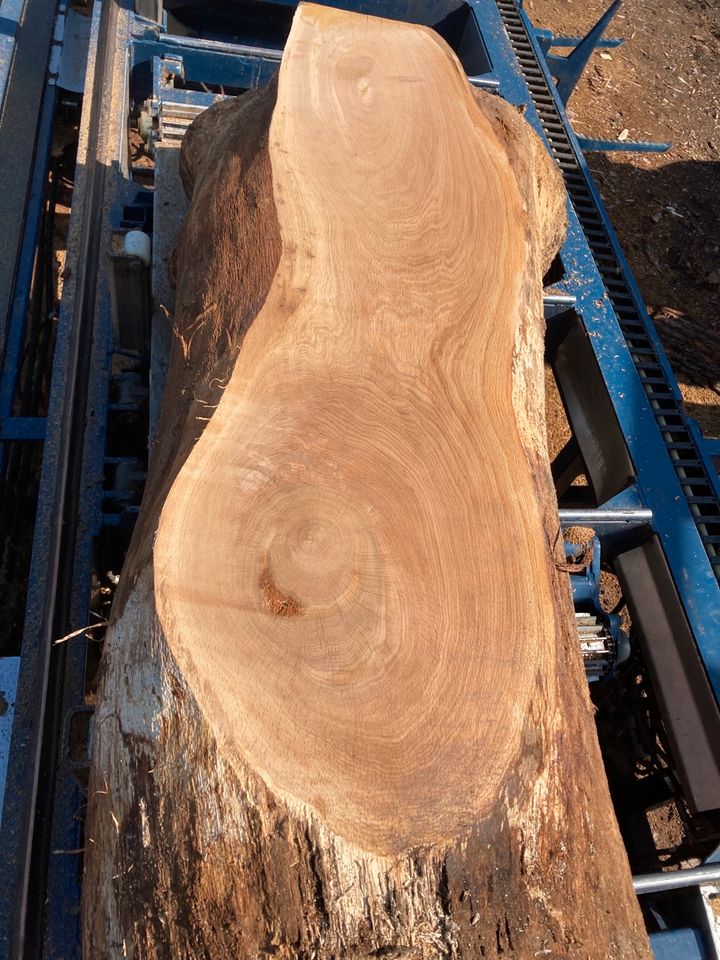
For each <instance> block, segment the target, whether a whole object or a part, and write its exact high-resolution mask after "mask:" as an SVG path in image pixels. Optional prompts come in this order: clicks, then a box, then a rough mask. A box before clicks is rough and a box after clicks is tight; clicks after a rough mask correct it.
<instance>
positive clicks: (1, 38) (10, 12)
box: [0, 0, 25, 114]
mask: <svg viewBox="0 0 720 960" xmlns="http://www.w3.org/2000/svg"><path fill="white" fill-rule="evenodd" d="M24 6H25V0H2V3H0V114H2V108H3V104H4V102H5V91H6V90H7V84H8V78H9V76H10V67H11V66H12V59H13V54H14V52H15V34H16V33H17V28H18V25H19V23H20V18H21V16H22V11H23V7H24Z"/></svg>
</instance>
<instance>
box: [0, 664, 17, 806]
mask: <svg viewBox="0 0 720 960" xmlns="http://www.w3.org/2000/svg"><path fill="white" fill-rule="evenodd" d="M19 670H20V657H0V823H2V809H3V800H4V798H5V777H6V775H7V767H8V758H9V755H10V734H11V733H12V725H13V717H14V716H15V693H16V691H17V678H18V672H19Z"/></svg>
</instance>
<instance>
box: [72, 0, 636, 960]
mask: <svg viewBox="0 0 720 960" xmlns="http://www.w3.org/2000/svg"><path fill="white" fill-rule="evenodd" d="M181 168H182V174H183V179H184V183H185V186H186V189H187V192H188V195H189V196H190V197H191V204H190V209H189V212H188V215H187V218H186V221H185V223H184V226H183V228H182V231H181V235H180V237H179V240H178V244H177V247H176V251H175V265H174V269H175V276H176V287H177V301H176V310H175V314H174V317H173V319H172V322H173V332H174V343H173V349H172V356H171V361H170V368H169V374H168V380H167V386H166V393H165V399H164V404H163V409H162V412H161V417H160V426H159V428H158V434H157V440H156V443H155V448H154V450H153V454H152V460H151V472H150V476H149V480H148V486H147V489H146V493H145V497H144V500H143V505H142V509H141V513H140V518H139V520H138V525H137V528H136V531H135V535H134V539H133V543H132V546H131V549H130V554H129V556H128V559H127V563H126V566H125V568H124V571H123V576H122V581H121V585H120V589H119V593H118V595H117V597H116V600H115V605H114V608H113V617H112V624H111V627H110V629H109V632H108V637H107V641H106V647H105V652H104V666H103V676H102V683H101V689H100V694H99V702H98V706H97V713H96V720H95V733H94V750H93V766H92V776H91V785H90V792H89V804H88V817H87V827H86V829H87V840H86V866H85V877H84V916H83V922H84V938H85V954H86V956H87V957H88V958H104V957H109V958H115V957H118V958H120V957H129V958H143V960H145V958H153V960H154V958H173V960H178V958H200V957H203V958H204V957H207V958H212V960H224V958H228V960H230V958H232V960H245V958H247V960H250V958H253V960H255V958H265V957H267V958H270V957H274V958H280V960H286V958H287V960H290V958H296V957H297V958H302V960H311V958H315V960H331V958H337V960H340V958H369V957H403V958H415V960H426V958H446V957H447V958H480V957H484V958H491V957H503V958H508V957H517V958H536V957H541V958H543V957H546V958H563V960H564V958H593V960H594V958H598V960H599V958H603V960H606V958H649V956H650V953H649V947H648V943H647V938H646V935H645V932H644V927H643V923H642V919H641V915H640V911H639V909H638V905H637V902H636V899H635V896H634V894H633V890H632V885H631V878H630V872H629V868H628V864H627V860H626V856H625V852H624V849H623V845H622V842H621V839H620V836H619V832H618V828H617V824H616V822H615V818H614V814H613V810H612V806H611V802H610V798H609V794H608V788H607V783H606V780H605V776H604V773H603V767H602V760H601V757H600V752H599V748H598V744H597V740H596V735H595V729H594V723H593V717H592V711H591V706H590V701H589V697H588V692H587V684H586V682H585V678H584V674H583V668H582V664H581V659H580V654H579V650H578V641H577V635H576V633H575V628H574V616H573V609H572V603H571V598H570V591H569V586H568V579H567V574H566V573H565V572H563V571H562V570H561V569H560V567H561V565H562V560H563V557H562V550H561V538H560V537H559V525H558V516H557V506H556V502H555V497H554V493H553V487H552V482H551V475H550V470H549V465H548V457H547V452H546V441H545V432H544V410H543V332H544V327H543V316H542V277H543V273H544V271H545V270H546V269H547V267H548V265H549V263H550V261H551V259H552V258H553V256H554V254H555V253H556V251H557V249H558V247H559V245H560V242H561V240H562V236H563V232H564V225H565V212H564V203H565V200H564V191H563V189H562V186H561V182H560V180H559V176H558V174H557V172H556V171H555V169H554V167H553V165H552V163H551V162H550V160H549V159H548V156H547V154H546V152H545V150H544V148H543V146H542V144H541V143H540V141H539V140H538V139H537V138H536V137H535V135H534V134H533V133H532V131H531V129H530V127H529V125H528V124H527V123H526V122H525V120H524V119H523V118H522V117H521V116H520V115H519V113H518V112H517V111H516V110H515V109H514V108H512V107H510V106H508V105H507V104H505V103H504V102H503V101H501V100H500V99H499V98H497V97H493V96H490V95H486V94H483V93H479V92H473V91H472V90H471V88H470V87H469V85H468V83H467V81H466V79H465V76H464V74H463V72H462V69H461V67H460V64H459V63H458V61H457V59H456V58H455V56H454V54H453V53H452V52H451V51H450V49H449V48H448V47H447V46H446V45H445V43H444V42H443V41H442V40H441V39H440V38H439V37H438V36H437V35H436V34H435V33H433V32H432V31H431V30H429V29H426V28H423V27H418V26H411V25H408V24H404V23H397V22H392V21H386V20H381V19H377V18H372V17H366V16H360V15H356V14H350V13H346V12H341V11H338V10H332V9H330V8H325V7H319V6H314V5H310V4H305V5H301V6H300V7H299V8H298V11H297V13H296V15H295V19H294V22H293V26H292V31H291V34H290V37H289V40H288V43H287V47H286V50H285V54H284V57H283V61H282V66H281V68H280V71H279V75H278V77H277V79H276V81H274V82H273V83H271V84H270V85H269V86H268V87H267V88H266V89H264V90H261V91H259V92H254V93H247V94H244V95H242V96H241V97H239V98H238V99H236V100H228V101H225V102H222V103H220V104H218V105H217V106H215V107H213V108H211V109H210V110H208V111H207V112H206V113H204V114H203V115H201V116H200V117H199V118H198V119H197V120H196V121H195V122H194V124H193V125H192V127H191V128H190V130H189V131H188V134H187V136H186V139H185V142H184V145H183V152H182V159H181ZM510 542H512V547H511V548H510Z"/></svg>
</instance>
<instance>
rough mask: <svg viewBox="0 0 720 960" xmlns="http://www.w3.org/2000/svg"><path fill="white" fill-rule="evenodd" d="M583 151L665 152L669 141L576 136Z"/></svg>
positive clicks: (668, 147) (669, 145)
mask: <svg viewBox="0 0 720 960" xmlns="http://www.w3.org/2000/svg"><path fill="white" fill-rule="evenodd" d="M577 141H578V144H579V145H580V149H581V150H582V151H583V153H666V152H667V151H668V150H669V149H670V147H671V146H672V144H671V143H656V142H655V141H653V140H594V139H593V138H592V137H578V138H577Z"/></svg>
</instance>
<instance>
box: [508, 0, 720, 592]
mask: <svg viewBox="0 0 720 960" xmlns="http://www.w3.org/2000/svg"><path fill="white" fill-rule="evenodd" d="M497 8H498V10H499V12H500V15H501V17H502V20H503V23H504V25H505V29H506V31H507V34H508V37H509V40H510V44H511V46H512V48H513V51H514V53H515V56H516V57H517V61H518V64H519V65H520V69H521V70H522V74H523V77H524V79H525V83H526V84H527V87H528V90H529V92H530V96H531V97H532V100H533V103H534V105H535V109H536V111H537V114H538V117H539V119H540V122H541V124H542V128H543V130H544V132H545V136H546V137H547V140H548V143H549V145H550V149H551V151H552V154H553V156H554V158H555V160H556V162H557V165H558V167H559V169H560V171H561V173H562V175H563V178H564V180H565V185H566V188H567V192H568V196H569V197H570V200H571V202H572V205H573V207H574V209H575V212H576V214H577V217H578V220H579V221H580V224H581V226H582V228H583V231H584V233H585V236H586V237H587V241H588V244H589V247H590V250H591V252H592V255H593V258H594V260H595V263H596V265H597V268H598V271H599V273H600V275H601V277H602V279H603V282H604V284H605V289H606V290H607V294H608V298H609V300H610V302H611V304H612V306H613V309H614V311H615V315H616V316H617V319H618V323H619V325H620V328H621V330H622V332H623V335H624V337H625V341H626V343H627V345H628V348H629V350H630V354H631V356H632V360H633V363H634V365H635V368H636V370H637V373H638V376H639V377H640V380H641V382H642V384H643V388H644V390H645V393H646V395H647V397H648V400H649V402H650V406H651V408H652V410H653V413H654V415H655V419H656V421H657V425H658V429H659V431H660V433H661V435H662V437H663V440H664V442H665V446H666V448H667V452H668V456H669V457H670V460H671V462H672V464H673V468H674V470H675V473H676V475H677V478H678V481H679V482H680V485H681V487H682V490H683V493H684V494H685V498H686V500H687V503H688V506H689V508H690V512H691V514H692V516H693V519H694V520H695V523H696V525H697V528H698V532H699V534H700V537H701V539H702V542H703V544H704V546H705V549H706V551H707V554H708V557H709V559H710V563H711V564H712V568H713V572H714V573H715V576H716V577H717V579H718V580H720V553H718V550H717V547H716V544H717V542H718V535H719V534H720V503H718V498H717V495H716V493H715V489H714V486H713V483H712V480H711V478H710V476H709V474H708V472H707V469H706V466H705V464H704V462H703V459H702V457H701V455H700V451H699V450H698V447H697V442H696V440H695V437H694V436H693V434H692V432H691V430H690V428H689V426H688V423H687V420H686V419H685V416H684V414H683V411H682V408H681V403H680V400H679V398H678V396H677V394H676V393H675V391H674V390H673V387H672V385H671V384H670V382H669V381H668V378H667V376H666V374H665V371H664V369H663V366H662V363H661V362H660V358H659V356H658V352H657V348H656V346H655V344H654V343H653V340H652V338H651V337H650V335H649V334H648V323H649V322H650V321H649V317H647V316H646V315H643V314H644V313H645V311H643V312H641V311H640V310H639V309H638V306H637V304H636V302H635V299H634V297H633V294H632V291H631V289H630V287H629V285H628V283H627V281H626V279H625V276H624V274H623V271H622V267H621V264H620V262H619V261H618V258H617V256H616V254H615V251H614V249H613V244H612V241H611V239H610V236H609V234H608V232H607V229H606V227H605V225H604V223H603V220H602V218H601V217H600V215H599V213H598V210H597V207H596V205H595V202H594V200H593V197H592V194H591V192H590V190H589V189H588V185H587V181H586V178H585V175H584V173H583V170H582V168H581V166H580V164H579V163H578V160H577V157H576V154H575V151H574V148H573V145H572V143H571V141H570V139H569V137H568V135H567V133H566V130H565V126H564V124H563V120H562V118H561V116H560V113H559V112H558V109H557V105H556V103H555V100H554V98H553V96H552V93H551V92H550V91H549V90H548V85H547V82H546V79H545V76H544V74H543V71H542V69H541V67H540V65H539V63H538V60H537V56H536V54H535V51H534V49H533V46H532V43H531V40H530V38H529V36H528V32H527V29H526V27H525V24H524V23H523V20H522V16H521V14H520V11H519V9H518V7H517V5H516V2H515V0H497Z"/></svg>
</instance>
